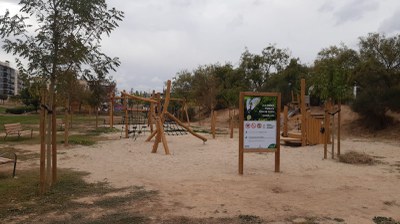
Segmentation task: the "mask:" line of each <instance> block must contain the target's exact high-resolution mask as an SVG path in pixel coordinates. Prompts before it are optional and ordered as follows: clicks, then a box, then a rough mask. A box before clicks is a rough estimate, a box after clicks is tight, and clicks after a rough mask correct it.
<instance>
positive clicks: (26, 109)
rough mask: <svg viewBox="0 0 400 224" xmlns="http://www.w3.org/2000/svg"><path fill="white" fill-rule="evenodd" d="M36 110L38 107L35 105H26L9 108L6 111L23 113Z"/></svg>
mask: <svg viewBox="0 0 400 224" xmlns="http://www.w3.org/2000/svg"><path fill="white" fill-rule="evenodd" d="M35 110H36V109H35V108H34V107H33V106H24V107H15V108H7V109H6V113H10V114H23V113H27V112H32V111H35Z"/></svg>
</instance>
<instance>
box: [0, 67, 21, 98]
mask: <svg viewBox="0 0 400 224" xmlns="http://www.w3.org/2000/svg"><path fill="white" fill-rule="evenodd" d="M20 87H21V80H19V79H18V71H17V70H16V69H14V68H11V67H10V62H9V61H5V62H1V61H0V94H1V95H8V96H13V95H17V94H18V92H19V90H20Z"/></svg>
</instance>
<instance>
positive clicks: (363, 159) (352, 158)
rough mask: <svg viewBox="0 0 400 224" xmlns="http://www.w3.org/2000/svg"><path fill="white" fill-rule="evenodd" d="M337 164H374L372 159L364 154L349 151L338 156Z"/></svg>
mask: <svg viewBox="0 0 400 224" xmlns="http://www.w3.org/2000/svg"><path fill="white" fill-rule="evenodd" d="M339 162H342V163H349V164H368V165H373V164H374V163H375V160H374V158H372V156H370V155H368V154H366V153H359V152H356V151H349V152H346V153H345V154H342V155H340V156H339Z"/></svg>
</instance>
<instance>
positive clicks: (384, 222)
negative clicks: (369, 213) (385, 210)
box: [372, 216, 400, 224]
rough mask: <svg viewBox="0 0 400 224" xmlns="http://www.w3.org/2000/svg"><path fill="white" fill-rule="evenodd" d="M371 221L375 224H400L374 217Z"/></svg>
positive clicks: (387, 218) (388, 219) (384, 218)
mask: <svg viewBox="0 0 400 224" xmlns="http://www.w3.org/2000/svg"><path fill="white" fill-rule="evenodd" d="M372 220H373V221H374V223H376V224H400V222H398V221H396V220H394V219H392V218H390V217H382V216H375V217H374V218H373V219H372Z"/></svg>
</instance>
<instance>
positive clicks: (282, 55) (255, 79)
mask: <svg viewBox="0 0 400 224" xmlns="http://www.w3.org/2000/svg"><path fill="white" fill-rule="evenodd" d="M289 57H290V54H289V51H288V50H287V49H280V48H276V46H275V45H272V44H270V45H269V46H267V47H266V48H264V49H263V50H262V52H261V55H257V54H252V53H250V52H249V51H248V49H247V48H246V50H245V52H243V53H242V56H241V59H240V69H241V70H242V71H243V72H244V75H245V77H246V79H247V80H248V82H249V84H250V90H253V91H260V90H262V89H263V87H264V86H265V83H266V82H267V81H268V80H269V78H270V77H271V76H272V75H273V74H276V73H277V72H280V71H282V70H283V69H284V68H285V67H286V66H287V64H288V62H289Z"/></svg>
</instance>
